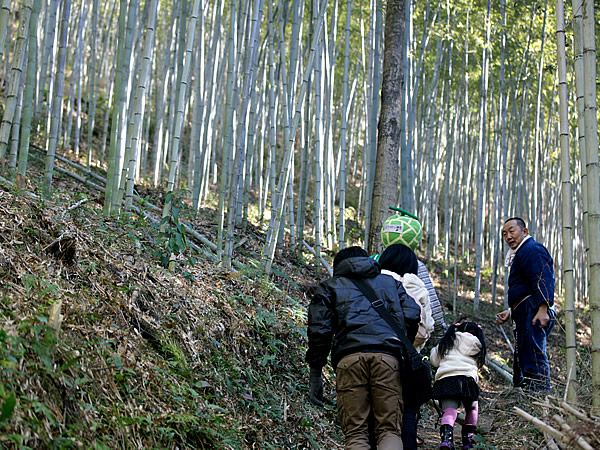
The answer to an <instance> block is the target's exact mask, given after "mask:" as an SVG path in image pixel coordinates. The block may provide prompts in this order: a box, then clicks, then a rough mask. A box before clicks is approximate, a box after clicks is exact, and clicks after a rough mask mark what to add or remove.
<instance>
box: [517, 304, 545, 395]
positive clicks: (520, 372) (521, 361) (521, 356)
mask: <svg viewBox="0 0 600 450" xmlns="http://www.w3.org/2000/svg"><path fill="white" fill-rule="evenodd" d="M532 303H533V298H528V299H525V300H524V301H522V302H521V303H519V304H518V305H517V306H516V308H514V309H513V310H512V312H511V317H512V319H513V321H514V323H515V344H516V345H515V348H516V349H515V362H514V367H513V371H514V372H513V384H514V386H515V387H523V388H527V389H530V390H532V391H543V390H548V389H550V365H549V364H548V356H547V355H546V340H547V338H548V336H549V335H550V332H551V331H552V328H553V327H554V311H552V310H550V309H548V314H549V315H550V319H551V320H550V322H548V325H546V326H545V327H544V328H542V327H541V326H540V325H539V324H536V325H532V323H531V322H532V320H533V317H534V316H535V314H536V313H537V307H536V306H534V305H532Z"/></svg>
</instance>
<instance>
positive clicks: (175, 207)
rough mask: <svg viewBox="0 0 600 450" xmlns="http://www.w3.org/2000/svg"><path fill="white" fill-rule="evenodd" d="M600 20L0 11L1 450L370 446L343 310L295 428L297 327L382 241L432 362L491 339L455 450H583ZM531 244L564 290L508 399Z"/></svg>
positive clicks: (598, 284)
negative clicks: (400, 250) (408, 253)
mask: <svg viewBox="0 0 600 450" xmlns="http://www.w3.org/2000/svg"><path fill="white" fill-rule="evenodd" d="M594 3H595V2H594V1H593V0H572V1H570V2H565V1H564V0H555V1H548V0H530V1H520V0H515V1H507V0H496V1H491V0H422V1H416V0H272V1H268V0H267V1H264V0H130V1H126V0H104V1H99V0H0V116H1V122H0V243H1V244H0V448H97V449H103V448H173V449H175V448H178V449H181V448H219V449H220V448H224V449H225V448H231V449H238V448H240V449H251V448H252V449H256V448H260V449H262V448H272V449H279V448H285V449H301V448H302V449H305V448H315V449H317V448H327V449H331V448H368V447H359V446H353V445H351V444H349V442H350V441H349V440H348V439H350V438H349V436H350V435H351V434H352V433H351V432H350V429H349V428H348V425H347V424H346V422H344V421H345V420H348V418H347V417H346V413H345V412H344V411H345V410H344V407H345V406H344V404H343V402H342V401H341V400H340V395H341V392H342V387H341V386H342V384H343V383H342V382H341V381H340V378H341V377H340V375H339V368H337V367H336V364H337V361H336V360H335V357H334V353H335V352H336V348H337V347H336V346H338V345H343V343H342V341H343V338H342V337H340V336H343V333H344V332H345V331H344V330H343V328H340V327H343V326H344V325H343V323H345V322H344V320H342V319H339V317H338V313H339V314H342V313H341V312H338V311H336V310H335V308H337V307H338V305H337V304H336V301H335V300H332V301H331V304H329V303H327V301H325V303H324V304H327V305H328V306H327V307H328V308H334V309H331V310H329V314H331V315H332V316H331V317H333V319H331V318H330V319H328V320H333V323H334V324H335V326H334V330H333V331H331V333H333V334H334V335H335V338H333V344H331V342H329V344H327V345H326V347H327V351H329V347H331V346H332V345H333V353H332V354H331V363H329V362H328V363H327V364H326V365H325V366H324V367H323V368H322V372H321V378H319V380H320V383H321V391H320V396H321V400H322V401H320V402H317V403H315V402H314V393H315V391H314V384H313V381H314V377H313V369H314V367H313V365H312V363H311V362H310V355H311V351H313V350H314V348H316V347H317V344H315V343H314V342H315V341H314V339H316V338H315V337H314V336H315V334H314V333H315V331H314V330H316V329H317V327H316V325H314V323H313V321H314V320H316V318H315V317H316V315H315V313H314V311H316V309H313V307H314V308H316V307H315V306H314V305H315V304H316V303H317V302H318V301H320V299H321V297H319V295H323V289H325V288H323V286H329V285H328V284H326V283H333V282H334V281H335V280H337V279H338V278H339V277H338V275H339V273H338V272H337V269H336V267H338V266H336V265H335V264H334V257H335V255H336V254H338V252H340V251H342V253H339V254H340V255H341V254H343V251H344V250H348V249H350V250H351V249H352V248H353V247H354V246H360V247H362V249H364V250H366V252H367V253H368V255H373V258H375V259H377V258H379V255H380V254H382V252H383V251H384V250H385V249H386V248H392V247H391V245H390V246H389V247H388V245H389V244H390V242H388V241H387V240H385V239H383V238H382V237H385V236H384V235H385V233H386V232H387V230H390V229H394V230H396V228H393V227H392V228H389V227H388V226H386V224H387V223H390V222H389V221H390V220H391V219H393V218H400V219H402V220H404V219H407V218H411V219H410V220H413V222H414V223H417V225H418V227H419V231H418V233H419V234H418V237H417V238H416V239H417V240H416V241H415V242H414V246H412V247H411V248H412V249H413V250H414V251H415V253H416V256H417V257H418V260H419V264H421V265H422V264H424V267H425V269H424V270H425V272H429V275H427V278H428V279H429V282H430V284H432V287H431V288H430V293H429V297H428V298H429V300H427V302H429V301H430V302H431V305H429V303H427V307H425V306H423V305H424V304H421V307H422V308H423V309H422V312H421V314H422V317H424V316H423V314H426V311H429V310H430V309H431V311H433V317H434V318H435V320H436V327H437V326H438V322H439V323H441V324H443V327H442V331H441V334H440V335H435V334H433V335H432V338H430V340H429V341H428V342H427V343H426V344H424V347H423V348H422V349H420V351H421V353H422V355H425V356H428V355H430V353H431V354H432V355H433V353H432V350H434V347H435V345H436V344H437V343H438V341H439V339H440V338H441V337H442V336H444V338H443V339H446V336H447V335H448V333H450V331H448V333H447V334H446V335H444V331H445V330H446V329H447V327H450V329H451V330H454V328H456V329H459V328H458V327H459V324H460V323H461V322H466V321H472V322H475V323H477V324H479V325H480V329H481V330H482V332H483V333H484V335H485V340H486V344H485V346H484V347H483V355H484V360H485V363H484V364H482V365H481V366H480V367H479V369H478V370H477V369H475V372H476V375H475V378H476V379H477V380H478V381H477V380H476V381H477V382H478V386H479V389H480V394H479V400H478V405H479V406H478V408H479V409H478V411H479V422H477V421H476V422H475V424H472V423H471V422H469V420H470V419H469V417H471V416H469V414H467V409H465V413H460V414H459V415H458V416H456V415H455V417H454V419H456V421H457V423H456V428H455V431H454V441H455V444H454V445H456V446H457V447H460V444H459V442H460V439H461V433H460V432H459V430H460V425H459V422H460V424H461V425H462V426H463V443H464V442H466V441H465V440H464V439H466V438H465V437H464V436H465V435H464V430H465V429H466V428H465V427H467V426H473V427H474V428H473V430H475V433H474V434H473V433H471V435H469V436H471V437H469V439H472V442H471V444H469V445H471V446H465V447H464V448H489V449H493V448H513V449H514V448H532V449H541V448H551V449H558V448H561V449H565V448H581V449H591V448H600V165H599V146H598V126H597V124H598V112H597V98H598V93H597V85H598V80H599V78H598V76H597V56H596V55H597V51H596V48H597V47H598V45H599V43H600V37H599V36H598V33H597V32H596V26H597V25H598V24H600V12H599V11H598V9H599V5H598V3H597V2H596V5H595V4H594ZM390 216H393V217H390ZM515 218H520V219H522V222H523V223H524V225H522V226H521V225H520V223H521V222H519V221H517V222H515V223H517V225H518V229H517V232H518V230H521V233H524V235H522V236H521V237H520V238H518V239H517V240H516V241H512V240H511V239H512V237H511V236H512V235H510V234H507V231H506V230H507V229H508V226H509V225H510V224H511V223H512V222H511V220H514V219H515ZM400 219H398V220H400ZM508 219H510V220H508ZM520 219H519V220H520ZM386 220H387V222H386ZM407 220H408V219H407ZM394 226H395V225H394ZM519 227H520V228H519ZM523 230H524V231H523ZM508 233H512V231H509V232H508ZM525 235H528V236H525ZM524 236H525V237H526V239H525V240H527V239H528V238H529V236H532V237H533V239H531V240H529V242H530V243H531V242H536V243H539V244H536V245H539V246H540V247H542V248H545V249H547V251H546V250H544V252H545V253H546V254H547V253H549V255H550V256H549V257H550V259H549V261H550V264H549V267H546V268H545V269H544V270H546V269H548V270H549V273H551V274H552V275H551V276H552V277H553V278H552V280H553V281H552V282H554V280H555V285H554V290H553V291H552V289H550V292H549V293H547V294H546V295H547V296H550V297H551V298H550V299H549V298H543V299H542V300H543V301H542V303H541V304H540V306H539V309H538V314H539V311H541V310H542V309H543V307H545V308H547V311H550V312H547V313H546V314H550V315H549V316H548V317H549V318H550V320H551V322H552V323H553V324H554V327H553V329H552V328H546V329H545V330H546V331H547V332H546V333H545V334H544V338H543V345H542V344H540V345H541V347H540V348H541V350H539V351H538V352H541V353H543V357H544V358H546V353H547V362H546V363H545V364H546V365H547V366H548V367H549V369H548V370H549V373H550V376H549V378H550V379H551V383H552V384H551V388H550V389H549V390H542V391H539V392H538V391H529V390H527V389H525V388H523V387H522V386H520V385H518V384H517V382H516V381H514V380H516V379H517V377H518V373H519V372H518V371H520V370H521V371H522V370H524V369H523V367H524V366H523V364H524V363H522V362H520V361H522V358H525V356H524V354H525V353H526V352H528V351H529V350H528V347H527V345H528V344H527V343H526V344H523V341H522V339H523V337H522V336H523V335H522V334H520V333H522V331H519V330H520V328H519V327H520V325H519V322H518V319H517V316H515V314H517V312H518V310H517V309H516V308H517V306H518V305H520V303H521V302H522V301H523V299H519V302H518V303H514V302H513V300H512V297H511V292H512V293H513V295H515V294H514V292H516V291H515V289H516V288H515V287H514V284H513V283H514V279H515V278H514V273H513V271H511V270H512V269H514V271H515V272H516V269H515V267H516V266H512V268H511V264H513V261H517V258H518V257H519V255H520V254H521V255H522V254H523V252H521V253H517V251H518V250H519V249H520V248H524V247H522V244H523V243H524V242H525V241H521V240H520V239H522V238H523V237H524ZM419 239H420V240H419ZM394 242H395V241H394ZM400 242H401V243H403V244H406V246H409V247H410V245H409V244H408V243H406V242H404V241H400ZM517 244H518V246H517ZM364 250H361V251H364ZM515 255H516V256H515ZM512 258H514V259H512ZM523 258H524V257H523ZM370 264H372V265H373V267H376V268H377V271H378V272H377V273H378V274H379V270H380V266H381V269H383V268H384V267H383V266H384V262H383V261H379V262H377V263H376V262H375V261H373V260H370ZM547 265H548V264H547ZM521 266H523V267H524V268H523V270H529V269H531V267H533V263H531V262H521ZM521 266H519V267H521ZM531 270H532V269H531ZM419 271H421V269H420V268H419ZM334 273H335V276H334ZM527 273H529V272H527ZM541 276H542V275H540V280H541ZM377 277H386V275H377ZM419 277H421V274H419ZM529 277H530V278H531V276H530V275H529ZM342 278H343V277H342ZM326 280H333V281H326ZM540 280H538V281H537V285H536V286H534V287H533V289H538V290H540V292H541V291H543V289H542V288H541V287H540V283H541V281H540ZM529 281H531V280H529ZM320 283H322V284H320ZM398 284H400V283H399V282H398ZM425 284H427V282H426V281H425ZM531 284H532V285H533V284H535V283H531ZM509 287H510V289H509ZM335 292H336V293H335V294H331V295H334V297H335V295H337V296H338V297H337V298H338V300H339V299H340V295H341V294H340V292H341V291H340V292H337V291H335ZM407 292H408V289H407ZM315 293H317V294H315ZM319 293H320V294H319ZM409 294H410V295H411V297H413V295H412V294H411V293H410V292H409ZM365 295H366V294H365ZM378 295H379V294H378ZM432 295H433V296H432ZM529 295H533V294H529ZM366 298H368V296H367V297H366ZM527 298H528V297H525V299H527ZM552 298H554V300H552ZM379 301H380V300H379ZM415 301H416V299H415ZM434 301H435V302H436V303H434ZM340 302H341V301H340ZM417 303H418V302H417ZM542 304H543V307H542ZM367 305H368V303H367ZM553 305H554V306H553ZM435 307H437V308H438V309H439V310H441V312H440V313H439V317H437V316H436V315H435V314H436V310H435ZM535 307H536V308H537V307H538V306H537V305H536V306H535ZM373 308H375V304H374V303H373ZM522 308H524V307H522ZM367 309H368V307H367ZM384 309H385V308H384ZM372 310H373V309H371V311H372ZM504 310H506V311H508V312H509V313H511V311H512V313H511V314H513V316H512V319H511V321H510V322H507V323H504V324H503V321H504V320H507V319H508V316H506V318H505V319H503V320H500V319H499V318H498V317H502V314H503V313H502V311H504ZM363 312H364V311H361V313H363ZM375 314H377V313H375ZM404 314H405V315H406V312H405V313H404ZM519 314H520V313H519ZM534 314H535V311H534ZM554 314H555V316H554ZM369 317H370V316H369ZM537 317H538V315H536V316H535V317H534V319H533V320H534V321H533V324H534V325H535V320H536V318H537ZM379 319H381V317H378V318H377V320H379ZM421 320H423V319H422V318H421ZM529 320H530V321H531V319H529ZM338 321H339V323H338ZM422 323H424V322H422ZM453 324H456V325H453ZM540 324H541V325H540V326H541V327H542V328H540V329H542V330H543V329H544V328H543V327H544V322H542V321H540ZM513 327H516V328H515V329H514V330H513ZM307 330H308V331H307ZM436 330H437V328H436ZM550 330H552V333H550ZM513 331H514V332H513ZM436 332H437V331H436ZM452 333H454V331H452ZM457 333H458V332H457ZM467 334H468V333H467ZM546 335H547V336H546ZM328 336H329V337H328V339H330V340H331V339H332V337H331V336H332V334H329V335H328ZM415 342H416V341H415ZM394 345H396V344H394ZM440 345H441V344H440ZM524 345H525V347H523V346H524ZM531 345H533V344H531ZM535 345H537V341H535ZM313 346H315V347H313ZM415 346H416V344H415ZM486 347H487V356H486V353H485V349H486ZM526 347H527V348H526ZM450 348H452V346H450ZM524 348H525V350H523V349H524ZM435 349H437V347H435ZM369 351H375V350H367V352H369ZM307 352H308V353H307ZM524 352H525V353H524ZM384 353H385V351H384ZM442 354H443V353H442ZM480 355H481V353H480ZM401 359H402V358H401ZM471 359H472V358H471ZM328 361H329V360H328ZM523 361H524V359H523ZM309 364H311V365H310V367H309ZM403 364H404V363H403ZM309 371H310V375H309ZM441 372H442V369H441V366H440V369H439V370H438V372H437V373H438V376H437V377H436V378H435V383H436V384H434V394H433V395H434V399H435V400H434V399H431V400H429V401H427V402H426V403H424V404H423V405H421V406H420V410H418V411H420V413H419V415H418V425H417V424H415V427H416V433H417V435H418V440H419V442H420V444H419V445H420V447H421V448H438V447H439V446H440V431H439V430H440V419H441V420H442V425H443V426H444V424H447V422H445V420H446V419H445V418H446V414H447V412H446V409H445V407H442V406H440V405H442V404H443V401H441V400H440V401H438V400H439V399H438V398H437V397H435V395H437V394H435V392H436V386H437V383H438V382H439V380H438V379H437V378H439V374H440V373H441ZM433 373H434V374H435V372H433ZM434 377H435V375H434ZM513 382H514V385H513ZM403 383H404V381H403ZM323 387H324V390H323ZM371 401H375V400H374V399H372V400H371ZM465 405H466V404H465ZM404 406H405V407H406V405H404ZM467 406H468V405H466V406H465V408H467ZM455 411H456V410H455ZM458 411H459V412H460V411H462V410H461V409H460V405H459V408H458ZM405 413H406V411H405ZM405 417H406V416H405ZM454 419H453V420H454ZM369 420H379V419H377V418H375V419H369ZM452 423H454V421H453V422H452ZM396 424H397V425H398V424H400V422H399V421H397V422H396ZM361 426H362V425H361ZM398 426H400V425H398ZM364 427H366V423H365V424H364ZM365 429H366V428H365ZM378 430H379V428H376V429H375V431H372V432H371V433H372V435H371V438H373V437H374V436H375V434H373V433H379V431H378ZM442 430H443V427H442ZM403 433H404V431H403ZM442 435H443V432H442ZM473 436H474V437H473ZM402 439H404V435H403V437H402ZM443 439H446V438H444V437H443V436H442V440H443ZM451 439H452V435H450V440H451ZM421 442H422V443H421ZM450 442H451V441H450ZM464 445H466V444H464ZM404 447H405V448H413V446H411V445H408V444H407V443H406V442H405V443H404ZM371 448H377V446H375V445H372V446H371ZM379 448H388V447H385V446H383V445H381V446H380V447H379ZM414 448H416V447H414ZM442 448H454V447H442ZM460 448H463V447H460Z"/></svg>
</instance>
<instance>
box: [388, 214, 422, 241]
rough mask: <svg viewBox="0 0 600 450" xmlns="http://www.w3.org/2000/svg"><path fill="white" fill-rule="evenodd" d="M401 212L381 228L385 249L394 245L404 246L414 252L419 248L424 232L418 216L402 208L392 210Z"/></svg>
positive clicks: (390, 218)
mask: <svg viewBox="0 0 600 450" xmlns="http://www.w3.org/2000/svg"><path fill="white" fill-rule="evenodd" d="M391 209H394V210H397V211H400V214H394V215H393V216H390V217H388V218H387V219H386V220H385V222H383V226H382V227H381V242H382V243H383V245H384V246H385V247H387V246H388V245H392V244H404V245H406V246H407V247H410V248H411V249H412V250H414V249H415V248H417V247H418V246H419V243H420V242H421V237H422V236H423V230H422V228H421V223H420V222H419V219H418V218H417V216H414V215H412V214H410V213H408V212H406V211H404V210H401V209H400V208H391Z"/></svg>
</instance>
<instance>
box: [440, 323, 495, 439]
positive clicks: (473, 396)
mask: <svg viewBox="0 0 600 450" xmlns="http://www.w3.org/2000/svg"><path fill="white" fill-rule="evenodd" d="M485 354H486V350H485V339H484V337H483V331H482V330H481V327H480V326H479V325H477V324H476V323H474V322H463V323H457V324H456V325H452V326H451V327H450V328H448V331H446V334H445V335H444V337H443V338H442V339H441V340H440V342H439V344H438V345H437V347H435V348H434V349H433V350H432V351H431V357H430V360H431V365H432V366H433V367H438V371H437V373H436V374H435V382H434V384H433V392H432V397H433V398H434V399H436V400H439V402H440V406H441V408H442V410H443V411H444V415H443V416H442V426H441V428H440V438H441V444H440V449H449V450H450V449H453V448H454V442H453V434H454V423H455V422H456V417H457V416H458V407H459V406H460V404H461V403H462V404H463V405H464V406H465V424H464V425H463V427H462V443H463V447H462V448H463V449H469V448H473V447H474V445H475V440H474V435H475V430H476V428H477V418H478V414H479V404H478V399H479V385H478V384H477V382H478V381H479V373H478V371H479V368H480V367H481V366H483V363H484V362H485Z"/></svg>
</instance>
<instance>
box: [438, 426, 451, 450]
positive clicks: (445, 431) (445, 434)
mask: <svg viewBox="0 0 600 450" xmlns="http://www.w3.org/2000/svg"><path fill="white" fill-rule="evenodd" d="M453 435H454V427H453V426H452V425H442V426H441V427H440V439H441V440H442V442H441V444H440V450H454V441H453Z"/></svg>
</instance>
